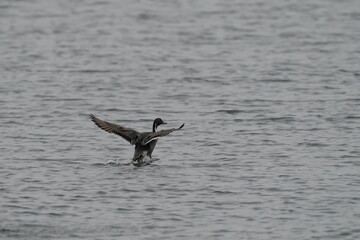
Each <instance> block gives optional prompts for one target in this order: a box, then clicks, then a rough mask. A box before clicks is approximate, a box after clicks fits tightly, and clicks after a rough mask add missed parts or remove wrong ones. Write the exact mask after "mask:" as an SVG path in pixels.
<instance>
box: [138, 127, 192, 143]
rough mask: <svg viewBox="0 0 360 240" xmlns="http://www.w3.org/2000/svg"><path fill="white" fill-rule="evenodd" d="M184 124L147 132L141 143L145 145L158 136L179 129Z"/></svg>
mask: <svg viewBox="0 0 360 240" xmlns="http://www.w3.org/2000/svg"><path fill="white" fill-rule="evenodd" d="M184 125H185V123H183V124H182V125H181V126H180V127H179V128H170V129H164V130H161V131H158V132H154V133H149V134H147V136H145V137H144V138H143V139H141V145H146V144H148V143H149V142H151V141H154V140H156V139H159V138H160V137H164V136H166V135H169V134H170V133H172V132H174V131H177V130H180V129H182V128H183V127H184Z"/></svg>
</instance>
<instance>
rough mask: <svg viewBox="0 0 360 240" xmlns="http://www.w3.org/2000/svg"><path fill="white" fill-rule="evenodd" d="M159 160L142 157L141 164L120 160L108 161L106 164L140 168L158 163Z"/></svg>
mask: <svg viewBox="0 0 360 240" xmlns="http://www.w3.org/2000/svg"><path fill="white" fill-rule="evenodd" d="M159 160H160V159H159V158H150V157H148V156H147V157H144V158H143V159H142V161H141V162H139V161H134V160H130V161H126V162H123V161H121V160H120V159H117V160H116V161H115V160H109V161H108V162H107V163H106V164H107V165H134V166H136V167H141V166H145V165H149V164H151V163H153V162H156V161H159Z"/></svg>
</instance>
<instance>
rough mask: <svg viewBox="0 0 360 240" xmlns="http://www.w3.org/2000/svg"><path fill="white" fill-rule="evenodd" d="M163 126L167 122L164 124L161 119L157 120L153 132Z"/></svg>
mask: <svg viewBox="0 0 360 240" xmlns="http://www.w3.org/2000/svg"><path fill="white" fill-rule="evenodd" d="M161 124H166V122H164V121H163V120H162V119H161V118H156V119H155V120H154V124H153V132H155V130H156V129H157V127H158V126H160V125H161Z"/></svg>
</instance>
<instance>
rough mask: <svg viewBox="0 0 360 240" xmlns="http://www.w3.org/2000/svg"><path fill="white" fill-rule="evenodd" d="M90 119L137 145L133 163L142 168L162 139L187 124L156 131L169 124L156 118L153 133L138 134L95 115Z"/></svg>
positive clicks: (100, 126)
mask: <svg viewBox="0 0 360 240" xmlns="http://www.w3.org/2000/svg"><path fill="white" fill-rule="evenodd" d="M89 117H90V119H91V121H93V122H94V123H95V125H96V126H98V127H99V128H101V129H102V130H104V131H106V132H108V133H113V134H116V135H119V136H121V137H123V138H124V139H125V140H126V141H128V142H129V143H130V144H131V145H135V152H134V156H133V158H132V163H133V165H134V166H141V165H143V164H145V163H146V162H145V160H144V159H145V158H146V157H149V158H150V159H151V155H152V153H153V151H154V149H155V146H156V143H157V141H158V139H159V138H160V137H164V136H166V135H169V134H170V133H172V132H174V131H178V130H180V129H182V128H183V127H184V126H185V123H183V124H182V125H181V126H180V127H178V128H170V129H164V130H161V131H156V130H157V128H158V127H159V126H160V125H163V124H167V123H166V122H164V121H163V120H162V119H161V118H156V119H155V120H154V122H153V126H152V132H138V131H136V130H134V129H131V128H127V127H124V126H121V125H118V124H115V123H111V122H107V121H104V120H101V119H100V118H97V117H96V116H95V115H93V114H90V115H89Z"/></svg>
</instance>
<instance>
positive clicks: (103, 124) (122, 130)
mask: <svg viewBox="0 0 360 240" xmlns="http://www.w3.org/2000/svg"><path fill="white" fill-rule="evenodd" d="M89 116H90V119H91V121H93V122H94V123H95V124H96V126H98V127H99V128H101V129H102V130H104V131H106V132H108V133H114V134H117V135H119V136H121V137H123V138H125V139H126V140H127V141H128V142H130V143H133V141H134V139H136V138H137V137H138V136H139V133H138V132H137V131H135V130H133V129H131V128H126V127H123V126H120V125H117V124H114V123H110V122H107V121H103V120H101V119H100V118H97V117H95V116H94V115H93V114H90V115H89Z"/></svg>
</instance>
